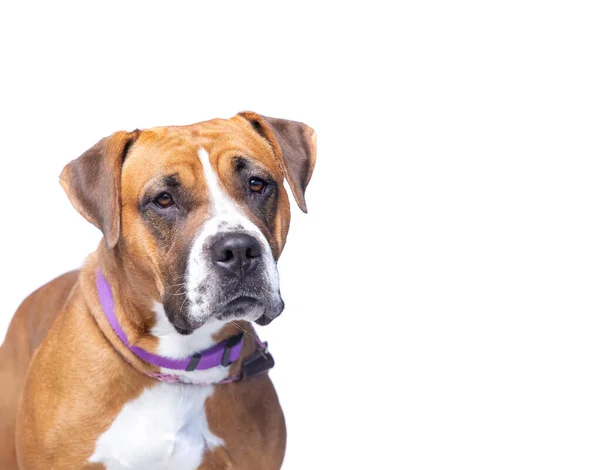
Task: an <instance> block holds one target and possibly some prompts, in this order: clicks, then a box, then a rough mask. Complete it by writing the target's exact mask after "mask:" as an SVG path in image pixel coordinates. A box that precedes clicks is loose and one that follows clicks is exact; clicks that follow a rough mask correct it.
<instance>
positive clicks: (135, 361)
mask: <svg viewBox="0 0 600 470" xmlns="http://www.w3.org/2000/svg"><path fill="white" fill-rule="evenodd" d="M315 152H316V151H315V135H314V132H313V130H312V129H311V128H309V127H308V126H306V125H304V124H301V123H298V122H293V121H287V120H282V119H273V118H267V117H263V116H260V115H258V114H254V113H250V112H245V113H241V114H239V115H237V116H235V117H233V118H232V119H228V120H223V119H215V120H211V121H207V122H203V123H199V124H194V125H191V126H184V127H161V128H154V129H150V130H142V131H139V130H136V131H134V132H117V133H115V134H113V135H112V136H110V137H107V138H105V139H102V140H101V141H100V142H98V143H97V144H96V145H94V146H93V147H92V148H91V149H89V150H88V151H87V152H85V153H84V154H83V155H82V156H81V157H79V158H78V159H76V160H74V161H72V162H71V163H70V164H69V165H67V167H66V168H65V169H64V171H63V173H62V175H61V184H62V185H63V187H64V189H65V191H66V192H67V195H68V197H69V199H70V200H71V202H72V204H73V205H74V206H75V208H76V209H77V210H78V211H79V212H80V213H81V214H82V215H83V216H84V217H85V218H86V219H87V220H88V221H90V222H91V223H93V224H94V225H95V226H97V227H98V228H99V229H100V230H102V232H103V234H104V242H103V243H101V244H100V245H99V247H98V249H97V250H96V252H94V253H93V254H92V255H90V256H89V258H88V259H87V261H86V263H85V265H84V266H83V268H82V269H81V271H78V272H72V273H69V274H66V275H64V276H61V277H59V278H58V279H55V280H54V281H52V282H50V283H49V284H47V285H45V286H44V287H42V288H41V289H39V290H38V291H36V292H35V293H34V294H32V295H31V296H29V297H28V298H27V299H26V300H25V301H24V302H23V304H22V305H21V307H20V308H19V309H18V311H17V312H16V314H15V316H14V318H13V320H12V322H11V324H10V327H9V330H8V333H7V336H6V340H5V342H4V344H3V345H2V347H1V348H0V384H1V390H0V468H2V469H13V468H21V469H26V470H29V469H43V470H48V469H77V468H107V469H122V468H123V469H124V468H128V469H131V468H136V469H137V468H139V469H144V470H148V469H177V470H187V469H196V468H201V469H261V470H267V469H278V468H280V466H281V463H282V460H283V456H284V451H285V435H286V433H285V423H284V418H283V413H282V411H281V408H280V406H279V402H278V399H277V395H276V393H275V389H274V388H273V385H272V383H271V381H270V379H269V377H268V375H266V374H264V373H261V372H264V371H265V370H267V369H268V368H269V367H271V366H272V359H271V357H270V355H269V353H268V352H267V351H266V350H265V348H264V345H263V344H262V343H261V342H260V341H259V340H257V339H256V338H255V333H254V331H253V329H252V327H251V324H250V322H252V321H256V322H257V323H259V324H267V323H269V322H270V321H271V320H272V319H274V318H275V317H276V316H278V315H279V314H280V313H281V311H282V310H283V302H282V300H281V297H280V294H279V277H278V274H277V267H276V262H277V259H278V258H279V256H280V254H281V251H282V250H283V247H284V244H285V240H286V236H287V232H288V227H289V222H290V207H289V200H288V196H287V194H286V191H285V189H284V179H286V180H287V181H288V183H289V185H290V188H291V190H292V192H293V195H294V197H295V199H296V201H297V202H298V204H299V206H300V207H301V208H302V210H304V211H306V206H305V202H304V191H305V189H306V186H307V184H308V182H309V180H310V177H311V174H312V171H313V168H314V164H315V157H316V153H315ZM240 332H244V334H243V335H240Z"/></svg>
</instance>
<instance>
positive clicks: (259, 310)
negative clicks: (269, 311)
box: [215, 295, 266, 320]
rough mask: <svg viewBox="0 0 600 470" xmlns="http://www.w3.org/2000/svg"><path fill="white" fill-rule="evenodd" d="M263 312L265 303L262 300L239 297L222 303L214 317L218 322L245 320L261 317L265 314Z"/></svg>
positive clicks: (246, 296)
mask: <svg viewBox="0 0 600 470" xmlns="http://www.w3.org/2000/svg"><path fill="white" fill-rule="evenodd" d="M265 310H266V307H265V303H264V302H263V301H262V300H260V299H257V298H256V297H251V296H249V295H240V296H238V297H235V298H234V299H232V300H229V301H228V302H226V303H224V305H223V306H222V307H220V308H219V313H217V314H216V315H215V316H216V318H218V319H219V320H231V319H235V318H246V319H247V318H248V317H256V316H262V315H264V314H265Z"/></svg>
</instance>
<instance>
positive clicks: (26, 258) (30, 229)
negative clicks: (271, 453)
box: [0, 0, 600, 470]
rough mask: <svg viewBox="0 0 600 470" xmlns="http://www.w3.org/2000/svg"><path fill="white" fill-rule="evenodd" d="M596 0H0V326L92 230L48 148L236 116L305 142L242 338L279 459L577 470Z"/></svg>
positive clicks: (598, 273) (595, 426)
mask: <svg viewBox="0 0 600 470" xmlns="http://www.w3.org/2000/svg"><path fill="white" fill-rule="evenodd" d="M594 3H595V2H588V3H585V2H575V1H568V2H567V1H564V2H558V1H544V2H541V1H540V2H531V1H523V0H521V1H503V2H475V1H473V2H464V1H460V2H430V1H421V2H404V3H399V2H396V3H394V8H393V9H392V7H391V6H390V5H392V2H389V4H383V3H378V2H374V1H371V2H365V3H364V4H362V5H357V4H350V3H348V2H339V4H338V5H334V4H333V3H329V4H326V3H325V2H319V3H310V2H306V1H303V2H297V3H295V4H291V3H287V2H286V3H284V2H277V3H262V2H243V3H239V4H238V3H235V2H234V3H232V2H211V5H207V4H205V2H189V3H187V2H162V4H156V3H152V2H117V3H111V2H106V1H103V2H97V3H96V6H95V7H94V6H91V5H90V3H88V2H78V3H77V4H73V5H67V4H63V3H60V2H59V3H57V2H40V3H37V4H34V3H29V2H3V3H2V6H1V7H0V54H1V57H0V129H1V130H0V132H1V134H0V136H1V141H0V175H1V182H2V189H1V193H0V194H1V197H0V202H1V203H2V212H1V219H0V224H1V230H0V263H1V266H2V269H1V270H0V302H1V304H0V306H1V308H0V338H1V337H2V336H3V335H4V331H5V328H6V326H7V325H8V322H9V321H10V318H11V316H12V314H13V312H14V310H15V309H16V308H17V306H18V304H19V302H20V301H21V300H22V299H23V298H24V297H25V296H26V295H27V294H28V293H29V292H31V291H32V290H33V289H35V288H37V287H38V286H40V285H41V284H43V283H44V282H46V281H48V280H50V279H51V278H53V277H55V276H56V275H58V274H60V273H62V272H64V271H67V270H70V269H72V268H75V267H77V266H78V265H80V264H81V263H82V261H83V259H84V256H85V255H86V254H87V253H89V252H90V251H92V250H93V249H94V248H95V246H96V244H97V242H98V240H99V238H100V235H99V232H97V231H96V229H94V228H93V227H92V226H91V225H89V224H87V223H86V222H85V221H84V220H83V219H82V218H81V217H80V216H78V215H77V213H76V212H75V210H73V209H72V207H71V206H70V204H69V202H68V201H67V199H66V197H65V196H64V194H63V192H62V190H61V188H60V187H59V185H58V174H59V173H60V170H61V169H62V167H63V165H64V164H66V163H67V162H68V161H69V160H71V159H73V158H75V157H77V156H78V155H80V154H81V153H82V152H83V151H85V150H86V149H87V148H88V147H90V146H91V145H93V144H94V143H95V142H96V141H97V140H99V139H100V138H102V137H104V136H106V135H108V134H110V133H112V132H113V131H116V130H119V129H128V130H131V129H134V128H136V127H140V128H144V127H151V126H155V125H166V124H189V123H192V122H197V121H202V120H205V119H210V118H213V117H229V116H231V115H233V114H235V113H237V112H238V111H241V110H247V109H250V110H254V111H257V112H259V113H262V114H266V115H270V116H276V117H282V118H289V119H294V120H300V121H304V122H306V123H307V124H309V125H310V126H312V127H314V128H315V129H316V131H317V133H318V161H317V167H316V170H315V173H314V179H313V181H312V183H311V185H310V186H309V188H308V193H307V202H308V209H309V214H308V215H306V216H305V215H304V214H302V213H301V212H300V211H299V210H298V209H297V208H295V207H294V210H293V216H292V218H293V220H292V228H291V232H290V237H289V241H288V246H287V248H286V251H285V252H284V255H283V257H282V259H281V262H280V270H281V277H282V283H283V285H282V292H283V294H284V298H285V300H286V302H287V309H286V312H285V313H284V315H283V316H282V317H281V318H280V319H278V320H277V321H275V322H274V323H273V324H272V325H271V326H269V327H268V328H266V329H264V330H261V335H262V336H263V338H265V339H268V340H269V342H270V344H271V347H272V350H273V352H274V354H275V357H276V360H277V367H276V369H275V370H274V371H273V373H272V377H273V379H274V381H275V384H276V386H277V388H278V391H279V394H280V398H281V401H282V404H283V407H284V410H285V413H286V416H287V421H288V430H289V442H288V452H287V456H286V462H285V465H284V468H285V469H286V470H292V469H302V470H304V469H309V468H310V469H312V468H315V469H354V468H356V469H371V468H373V469H374V468H394V469H396V468H397V469H446V468H457V469H461V470H464V469H509V468H510V469H549V468H556V469H578V470H581V469H591V468H594V469H597V468H599V466H600V450H599V445H598V442H599V439H600V381H599V372H598V368H599V358H600V355H599V353H600V351H599V349H600V347H599V344H600V341H599V333H600V331H599V327H600V319H599V313H600V309H599V296H598V285H599V281H600V250H599V243H600V223H599V217H598V203H599V201H600V194H599V187H598V180H599V177H600V173H599V170H600V165H599V156H600V153H599V133H598V130H599V125H600V92H599V90H600V68H599V60H600V59H599V58H600V55H599V53H600V34H599V26H598V25H599V22H600V16H599V14H598V11H597V10H596V9H595V8H593V6H594Z"/></svg>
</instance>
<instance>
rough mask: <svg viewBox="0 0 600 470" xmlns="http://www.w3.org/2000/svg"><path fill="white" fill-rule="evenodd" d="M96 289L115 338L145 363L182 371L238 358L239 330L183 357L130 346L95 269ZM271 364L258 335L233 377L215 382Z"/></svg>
mask: <svg viewBox="0 0 600 470" xmlns="http://www.w3.org/2000/svg"><path fill="white" fill-rule="evenodd" d="M96 288H97V290H98V298H99V300H100V305H101V306H102V310H103V311H104V315H105V316H106V319H107V320H108V322H109V323H110V326H111V327H112V329H113V331H114V332H115V334H116V335H117V336H118V337H119V339H120V340H121V342H122V343H123V344H124V345H125V346H126V347H127V349H129V350H130V351H131V352H132V353H133V354H135V355H136V356H137V357H138V358H140V359H141V360H142V361H144V362H147V363H148V364H152V365H154V366H157V367H161V368H164V369H171V370H183V371H188V372H190V371H195V370H207V369H212V368H214V367H220V366H222V367H228V366H229V365H231V364H232V363H234V362H235V361H237V360H238V359H240V356H241V354H242V343H243V341H242V340H243V333H240V334H239V335H235V336H232V337H231V338H229V339H226V340H225V341H222V342H220V343H218V344H215V345H214V346H211V347H210V348H208V349H205V350H204V351H199V352H197V353H195V354H193V355H191V356H188V357H186V358H183V359H172V358H168V357H164V356H159V355H157V354H153V353H150V352H148V351H146V350H145V349H142V348H140V347H138V346H134V345H132V344H130V343H129V340H128V339H127V335H126V334H125V332H124V331H123V329H122V328H121V325H120V324H119V321H118V320H117V317H116V315H115V301H114V298H113V294H112V290H111V288H110V285H109V284H108V281H107V280H106V278H105V277H104V275H103V274H102V271H101V270H100V269H99V268H98V271H97V273H96ZM274 365H275V361H274V360H273V356H271V354H270V353H269V352H268V349H267V343H263V342H262V341H261V340H260V339H258V337H256V351H255V352H254V353H253V354H251V355H250V356H248V357H247V358H246V359H245V360H244V361H243V363H242V367H241V373H240V374H239V375H237V376H234V377H227V378H226V379H224V380H222V381H221V382H217V383H229V382H236V381H238V380H241V379H242V378H247V377H250V376H252V375H257V374H259V373H262V372H265V371H267V370H269V369H271V368H273V366H274ZM146 375H149V376H150V377H153V378H155V379H158V380H161V381H164V382H170V383H177V382H181V383H188V382H186V381H185V380H183V379H182V378H181V377H180V376H177V375H174V374H164V373H146ZM198 385H199V384H198Z"/></svg>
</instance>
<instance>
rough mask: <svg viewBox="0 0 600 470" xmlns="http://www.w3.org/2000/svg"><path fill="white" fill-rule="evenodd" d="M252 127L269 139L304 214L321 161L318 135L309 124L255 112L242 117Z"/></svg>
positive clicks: (243, 114)
mask: <svg viewBox="0 0 600 470" xmlns="http://www.w3.org/2000/svg"><path fill="white" fill-rule="evenodd" d="M239 115H240V116H242V117H243V118H245V119H246V120H248V121H249V122H250V124H252V127H254V130H255V131H256V132H258V133H259V134H260V135H261V136H262V137H264V138H265V139H267V141H268V142H269V144H271V147H272V148H273V150H274V151H275V156H276V158H277V159H278V160H279V161H280V162H282V163H283V165H282V166H283V172H284V175H285V178H286V179H287V181H288V183H289V184H290V188H292V193H293V194H294V199H296V202H297V203H298V205H299V206H300V209H302V210H303V211H304V212H306V201H305V200H304V193H305V192H306V187H307V186H308V182H309V181H310V177H311V176H312V172H313V170H314V168H315V162H316V159H317V135H316V133H315V131H314V130H313V129H312V128H310V127H308V126H307V125H306V124H303V123H301V122H296V121H288V120H287V119H277V118H272V117H267V116H261V115H260V114H256V113H253V112H251V111H245V112H243V113H240V114H239Z"/></svg>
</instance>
